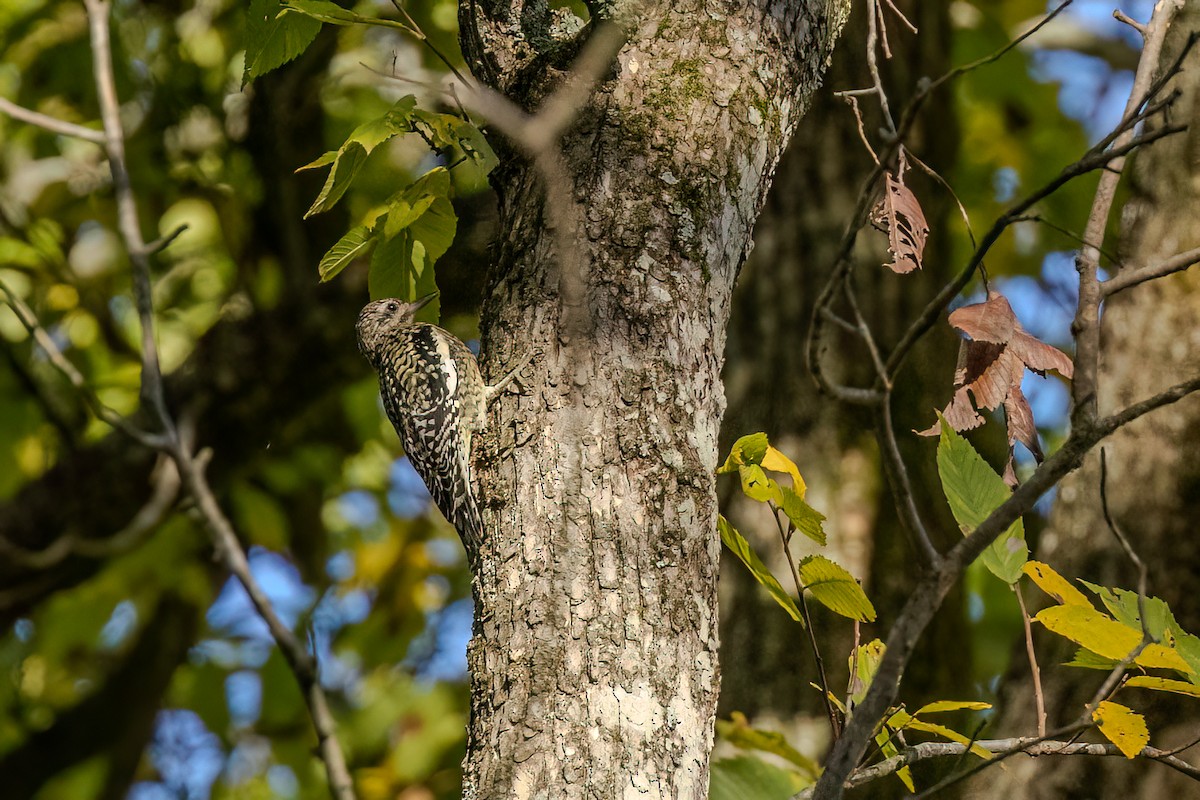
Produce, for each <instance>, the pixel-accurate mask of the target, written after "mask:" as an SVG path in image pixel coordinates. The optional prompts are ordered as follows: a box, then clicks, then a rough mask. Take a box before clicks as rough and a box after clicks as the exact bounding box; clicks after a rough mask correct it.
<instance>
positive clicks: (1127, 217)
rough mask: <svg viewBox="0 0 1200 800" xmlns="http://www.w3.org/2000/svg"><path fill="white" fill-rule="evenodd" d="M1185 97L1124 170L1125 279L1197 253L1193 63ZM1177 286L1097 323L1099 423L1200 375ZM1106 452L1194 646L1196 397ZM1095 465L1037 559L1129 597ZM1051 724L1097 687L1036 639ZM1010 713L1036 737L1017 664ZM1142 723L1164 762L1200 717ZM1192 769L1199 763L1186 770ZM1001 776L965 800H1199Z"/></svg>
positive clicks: (1110, 777)
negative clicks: (1162, 133)
mask: <svg viewBox="0 0 1200 800" xmlns="http://www.w3.org/2000/svg"><path fill="white" fill-rule="evenodd" d="M1198 28H1200V7H1198V6H1197V5H1196V4H1194V3H1189V4H1187V6H1186V8H1185V9H1184V10H1183V11H1182V12H1181V13H1180V15H1179V16H1178V17H1177V19H1176V22H1175V23H1174V26H1173V30H1172V31H1171V33H1170V36H1169V39H1168V42H1167V46H1166V48H1165V50H1164V64H1166V63H1171V62H1172V61H1174V59H1175V58H1176V57H1177V54H1178V53H1179V51H1180V48H1181V47H1182V46H1183V43H1184V41H1185V40H1186V38H1187V35H1188V33H1189V32H1190V31H1195V30H1197V29H1198ZM1174 83H1175V87H1176V88H1178V89H1179V90H1180V91H1181V95H1180V98H1179V100H1178V102H1177V104H1176V107H1175V109H1174V110H1173V111H1172V114H1171V121H1172V122H1180V121H1188V122H1189V123H1190V124H1191V128H1190V129H1189V130H1188V131H1187V132H1186V133H1184V134H1182V135H1180V136H1176V137H1172V138H1169V139H1166V140H1163V141H1159V142H1157V143H1155V144H1154V145H1153V147H1151V148H1150V149H1148V150H1146V151H1144V152H1142V153H1140V154H1139V155H1138V156H1137V157H1136V159H1135V161H1134V162H1133V164H1132V165H1131V167H1130V169H1131V170H1132V175H1131V180H1130V185H1131V189H1132V196H1131V198H1130V200H1129V202H1128V203H1127V204H1126V205H1125V208H1124V211H1123V212H1122V220H1121V221H1122V243H1121V249H1120V252H1119V256H1120V258H1121V261H1122V263H1124V264H1126V265H1128V267H1129V268H1136V267H1138V266H1142V265H1149V264H1154V263H1157V262H1159V261H1161V260H1163V259H1165V258H1167V257H1169V256H1171V255H1173V254H1175V253H1177V252H1179V251H1182V250H1188V249H1191V248H1194V247H1197V246H1200V217H1197V214H1196V209H1197V207H1198V205H1200V124H1198V123H1200V104H1198V103H1197V98H1198V93H1200V53H1197V52H1196V51H1195V50H1193V52H1192V53H1191V55H1190V56H1189V57H1188V61H1187V63H1186V65H1185V67H1184V71H1183V74H1182V75H1181V76H1180V77H1179V78H1177V79H1176V80H1175V82H1174ZM1196 270H1197V268H1195V267H1194V268H1193V269H1192V271H1191V272H1188V273H1184V274H1179V275H1175V276H1172V277H1169V278H1165V279H1163V280H1159V281H1155V282H1153V283H1147V284H1143V285H1141V286H1138V287H1135V288H1133V289H1130V290H1127V291H1126V292H1124V293H1123V294H1120V295H1118V296H1116V297H1114V298H1113V299H1112V300H1110V301H1109V302H1108V303H1107V305H1106V308H1105V310H1104V319H1103V329H1102V337H1103V338H1102V347H1103V355H1102V361H1101V382H1100V395H1099V403H1100V413H1101V414H1106V413H1111V412H1113V411H1115V410H1117V409H1119V408H1122V407H1124V406H1126V405H1129V404H1130V403H1132V402H1136V401H1137V400H1140V399H1143V398H1145V397H1149V396H1150V395H1152V394H1154V393H1155V392H1158V391H1161V390H1163V389H1165V388H1167V387H1168V386H1169V385H1171V384H1173V383H1176V382H1178V381H1180V380H1184V379H1186V378H1188V377H1191V376H1194V375H1196V374H1198V373H1200V326H1198V325H1197V320H1200V273H1198V272H1197V271H1196ZM1104 447H1105V449H1106V450H1107V451H1108V466H1109V477H1108V496H1109V504H1110V507H1111V509H1112V512H1113V516H1114V517H1115V519H1116V521H1117V523H1118V524H1119V525H1120V526H1121V528H1122V530H1124V532H1125V533H1126V535H1127V536H1128V537H1129V539H1130V541H1131V543H1132V544H1133V547H1134V548H1135V549H1136V550H1137V551H1138V553H1139V554H1140V555H1141V557H1142V558H1143V559H1144V560H1145V561H1146V563H1147V565H1148V567H1149V569H1150V580H1149V583H1150V585H1149V593H1150V594H1153V595H1157V596H1158V597H1161V598H1163V599H1164V600H1166V601H1167V602H1168V603H1169V604H1170V606H1171V608H1172V609H1173V610H1174V611H1175V614H1176V617H1177V618H1178V620H1179V623H1180V624H1181V625H1182V626H1183V627H1184V628H1185V629H1187V630H1190V631H1193V632H1200V593H1198V592H1197V591H1196V581H1197V575H1198V574H1200V540H1198V539H1197V537H1196V519H1197V517H1198V516H1200V460H1198V459H1197V458H1196V453H1197V452H1200V397H1190V398H1186V399H1184V400H1183V401H1181V402H1179V403H1177V404H1175V405H1172V406H1167V407H1166V408H1163V409H1161V410H1159V411H1155V412H1154V413H1153V414H1150V415H1149V416H1147V417H1144V418H1142V419H1141V420H1138V421H1137V422H1135V423H1133V424H1132V425H1129V426H1128V427H1126V428H1125V429H1123V430H1121V431H1120V432H1118V433H1117V434H1115V435H1114V436H1112V438H1110V439H1109V440H1108V441H1107V442H1105V443H1104ZM1099 491H1100V470H1099V455H1098V454H1093V455H1092V456H1091V457H1089V458H1088V460H1087V461H1086V462H1085V464H1084V466H1083V467H1082V468H1081V469H1080V470H1079V471H1078V472H1077V473H1075V474H1074V475H1071V476H1070V477H1069V478H1067V479H1066V480H1065V481H1063V483H1062V485H1061V487H1060V488H1059V492H1058V501H1057V503H1056V504H1055V507H1054V512H1053V514H1052V516H1051V520H1050V525H1049V527H1048V529H1047V530H1046V531H1045V533H1044V534H1043V535H1042V537H1041V540H1040V542H1039V543H1038V547H1037V557H1038V558H1041V559H1042V560H1044V561H1046V562H1048V563H1050V564H1051V565H1053V566H1054V567H1055V568H1056V569H1058V570H1060V571H1061V572H1062V573H1063V574H1065V575H1068V576H1071V577H1080V578H1085V579H1087V580H1089V581H1092V582H1094V583H1099V584H1103V585H1105V586H1122V587H1125V588H1128V589H1136V588H1137V571H1136V570H1135V569H1134V567H1133V565H1132V564H1131V563H1130V562H1129V560H1128V559H1127V558H1126V557H1125V556H1124V554H1123V553H1122V551H1121V549H1120V547H1119V545H1118V544H1117V541H1116V539H1115V538H1114V537H1113V535H1112V534H1111V533H1110V532H1109V531H1108V529H1107V527H1106V525H1105V523H1104V518H1103V517H1102V515H1101V511H1100V495H1099ZM1035 641H1036V642H1037V645H1038V652H1039V654H1040V658H1041V661H1042V681H1043V683H1044V686H1045V691H1046V706H1047V712H1048V713H1049V714H1050V724H1051V725H1054V724H1055V723H1056V722H1058V723H1062V722H1066V721H1068V720H1070V719H1073V718H1075V717H1077V716H1078V715H1079V714H1080V712H1081V711H1082V708H1083V704H1084V703H1086V702H1088V701H1089V700H1090V699H1091V695H1092V693H1093V692H1095V690H1096V687H1097V686H1098V685H1099V684H1100V678H1101V676H1100V675H1099V673H1093V672H1088V671H1083V670H1078V669H1072V668H1068V667H1062V666H1059V664H1061V663H1062V662H1063V661H1066V660H1069V659H1070V656H1071V654H1072V652H1073V648H1072V647H1069V646H1064V644H1063V643H1062V641H1061V640H1056V638H1055V637H1053V636H1050V635H1049V634H1045V633H1044V632H1041V631H1037V632H1036V633H1035ZM1003 695H1004V697H1005V703H1006V708H1005V712H1004V717H1003V719H1002V721H1001V722H1000V723H998V724H997V726H996V727H995V728H994V729H995V730H996V731H998V732H999V731H1004V732H1005V733H1006V734H1008V733H1014V734H1015V733H1018V732H1020V733H1022V734H1027V733H1028V732H1030V731H1032V730H1034V725H1035V722H1034V717H1033V707H1034V706H1033V696H1032V689H1031V687H1030V679H1029V668H1028V665H1027V664H1026V662H1025V660H1024V656H1023V655H1020V656H1014V666H1013V668H1012V671H1011V673H1010V675H1009V676H1008V679H1007V682H1006V687H1005V690H1004V692H1003ZM1116 700H1117V701H1118V702H1121V703H1126V704H1128V705H1130V706H1132V707H1134V708H1136V709H1139V710H1146V711H1148V712H1149V713H1148V718H1147V719H1148V722H1149V727H1150V733H1151V744H1153V745H1155V746H1156V747H1160V748H1171V747H1175V746H1178V745H1180V744H1184V743H1187V742H1189V741H1191V740H1192V739H1194V738H1195V736H1196V734H1197V727H1198V723H1200V713H1198V711H1200V707H1197V705H1196V704H1195V703H1194V702H1189V701H1188V700H1187V698H1181V697H1172V696H1165V695H1157V696H1156V695H1154V694H1152V693H1150V692H1147V691H1144V690H1138V689H1131V690H1127V692H1125V693H1122V694H1121V695H1120V696H1118V697H1117V698H1116ZM1189 756H1190V758H1188V760H1191V761H1194V760H1195V751H1194V750H1192V751H1188V752H1187V753H1184V754H1183V757H1185V758H1187V757H1189ZM1008 763H1009V764H1010V765H1011V766H1010V768H1009V769H1008V770H1007V771H1006V772H1003V773H1002V772H1000V771H999V770H993V771H989V772H988V773H987V777H986V778H982V779H980V781H978V782H976V783H975V784H974V785H973V786H972V789H971V792H970V793H969V795H970V796H973V797H980V798H983V797H997V796H1005V797H1027V798H1031V800H1052V799H1053V800H1058V799H1060V798H1084V797H1087V798H1097V800H1100V799H1102V798H1113V799H1114V800H1116V799H1117V798H1119V799H1120V800H1136V799H1137V798H1146V799H1147V800H1149V798H1162V797H1194V796H1196V793H1197V792H1198V791H1200V790H1198V789H1197V785H1196V783H1195V782H1194V781H1192V780H1191V779H1189V778H1186V777H1184V776H1183V775H1180V774H1178V773H1176V772H1174V771H1172V770H1170V769H1167V768H1165V767H1163V766H1161V765H1157V764H1153V763H1149V762H1138V763H1132V764H1131V763H1128V762H1120V763H1117V762H1116V760H1114V763H1111V764H1110V763H1108V762H1107V760H1104V759H1100V760H1091V759H1074V758H1072V759H1062V760H1060V761H1057V762H1055V764H1054V766H1053V767H1051V766H1050V765H1049V764H1044V763H1042V762H1041V761H1038V760H1035V759H1012V760H1010V761H1009V762H1008Z"/></svg>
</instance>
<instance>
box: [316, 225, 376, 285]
mask: <svg viewBox="0 0 1200 800" xmlns="http://www.w3.org/2000/svg"><path fill="white" fill-rule="evenodd" d="M374 245H375V237H374V236H372V234H371V230H370V229H369V228H367V227H366V226H365V225H359V226H358V227H357V228H351V229H350V231H349V233H347V234H346V235H345V236H343V237H342V238H341V239H338V241H337V244H335V245H334V246H333V247H331V248H329V252H327V253H326V254H325V255H324V256H322V257H321V263H320V264H318V265H317V272H318V273H320V275H321V282H322V283H324V282H325V281H328V280H332V279H333V278H334V276H336V275H337V274H338V273H339V272H341V271H342V270H344V269H345V268H346V267H347V266H349V265H350V263H351V262H353V261H354V259H356V258H358V257H360V256H364V255H366V254H367V253H368V252H370V250H371V248H372V247H373V246H374Z"/></svg>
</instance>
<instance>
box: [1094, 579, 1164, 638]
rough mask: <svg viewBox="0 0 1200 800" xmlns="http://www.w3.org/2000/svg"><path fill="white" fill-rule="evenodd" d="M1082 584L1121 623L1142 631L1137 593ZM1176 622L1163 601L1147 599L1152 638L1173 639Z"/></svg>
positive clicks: (1155, 598)
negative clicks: (1173, 628)
mask: <svg viewBox="0 0 1200 800" xmlns="http://www.w3.org/2000/svg"><path fill="white" fill-rule="evenodd" d="M1080 583H1082V584H1083V585H1084V586H1086V587H1087V588H1088V589H1089V590H1090V591H1091V592H1092V593H1093V594H1095V595H1096V596H1097V597H1099V598H1100V602H1102V603H1103V604H1104V607H1105V608H1107V609H1108V613H1110V614H1112V615H1113V616H1114V617H1115V618H1116V619H1117V620H1118V621H1119V622H1122V623H1124V624H1125V625H1128V626H1129V627H1131V628H1135V629H1137V630H1139V631H1140V630H1141V629H1142V616H1141V612H1140V610H1139V609H1138V595H1137V592H1131V591H1129V590H1128V589H1109V588H1108V587H1106V586H1098V585H1096V584H1094V583H1089V582H1088V581H1080ZM1174 621H1175V615H1174V614H1172V613H1171V609H1170V607H1169V606H1167V604H1166V603H1165V602H1164V601H1163V600H1161V599H1159V598H1157V597H1147V598H1146V628H1147V630H1149V631H1150V635H1151V636H1153V637H1154V638H1155V639H1158V640H1160V641H1161V640H1164V639H1171V638H1173V636H1172V634H1171V631H1170V627H1171V623H1173V622H1174Z"/></svg>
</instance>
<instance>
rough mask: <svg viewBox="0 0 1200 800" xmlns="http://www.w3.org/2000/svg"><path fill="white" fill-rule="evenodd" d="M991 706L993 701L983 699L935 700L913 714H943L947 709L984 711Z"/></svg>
mask: <svg viewBox="0 0 1200 800" xmlns="http://www.w3.org/2000/svg"><path fill="white" fill-rule="evenodd" d="M991 707H992V704H991V703H984V702H983V701H981V700H935V701H934V702H932V703H926V704H925V705H923V706H921V707H920V708H918V709H917V713H916V714H914V715H913V716H917V717H919V716H921V715H922V714H941V713H944V712H946V711H983V710H984V709H986V708H991Z"/></svg>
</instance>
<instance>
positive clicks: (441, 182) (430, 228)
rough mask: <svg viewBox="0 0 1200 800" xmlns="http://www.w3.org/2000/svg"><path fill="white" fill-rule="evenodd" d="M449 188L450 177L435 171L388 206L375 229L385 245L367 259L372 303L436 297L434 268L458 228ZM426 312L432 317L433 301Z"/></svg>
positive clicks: (435, 302) (441, 169) (434, 306)
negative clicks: (431, 295) (386, 299)
mask: <svg viewBox="0 0 1200 800" xmlns="http://www.w3.org/2000/svg"><path fill="white" fill-rule="evenodd" d="M450 188H451V186H450V174H449V173H448V172H447V171H446V169H445V168H444V167H436V168H434V169H432V170H430V171H429V172H427V173H426V174H424V175H422V176H421V177H420V178H418V179H417V180H416V181H414V182H413V184H412V185H411V186H409V187H408V188H406V189H404V190H403V191H401V192H398V193H396V194H395V195H393V196H392V197H391V198H390V199H389V200H388V204H387V207H388V211H387V216H386V217H385V218H384V219H383V220H382V221H381V222H377V223H376V225H375V229H376V230H378V231H382V235H383V237H384V239H385V241H384V244H383V245H382V246H381V247H379V248H377V249H376V250H375V255H374V257H372V259H371V271H370V275H369V278H368V284H369V288H370V292H371V297H372V298H374V299H379V298H381V297H402V298H406V299H412V298H416V297H422V296H424V295H427V294H431V293H433V292H435V291H437V282H436V281H435V280H434V271H433V265H434V263H435V262H436V261H437V260H438V259H439V258H441V257H442V256H443V255H444V254H445V252H446V251H447V250H448V249H450V244H451V243H452V242H453V241H454V234H455V230H456V228H457V225H458V218H457V217H456V216H455V215H454V206H453V204H452V203H451V202H450V200H449V199H448V197H447V195H448V194H449V192H450ZM430 307H432V308H433V310H434V313H435V314H436V310H437V308H436V307H437V301H436V300H435V301H434V302H433V303H431V304H430V306H427V308H430Z"/></svg>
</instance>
